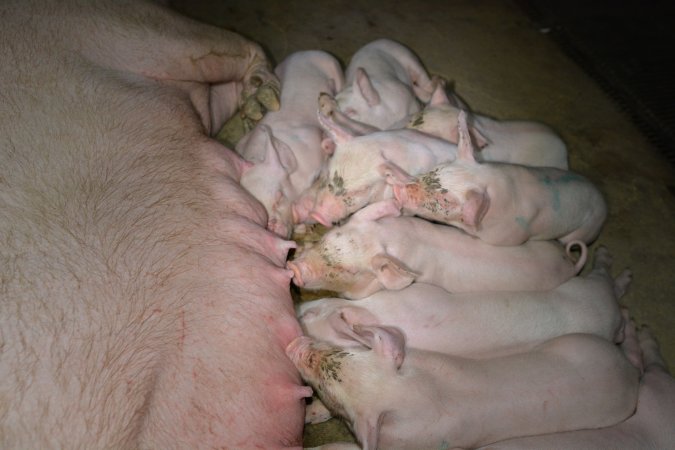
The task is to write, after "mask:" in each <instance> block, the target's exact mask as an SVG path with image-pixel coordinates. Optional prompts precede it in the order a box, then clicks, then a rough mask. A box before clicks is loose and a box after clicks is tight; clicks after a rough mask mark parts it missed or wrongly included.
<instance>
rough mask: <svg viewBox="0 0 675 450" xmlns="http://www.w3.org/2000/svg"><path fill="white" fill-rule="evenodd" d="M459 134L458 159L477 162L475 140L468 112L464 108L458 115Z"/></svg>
mask: <svg viewBox="0 0 675 450" xmlns="http://www.w3.org/2000/svg"><path fill="white" fill-rule="evenodd" d="M457 134H458V142H457V159H460V160H464V161H472V162H476V159H475V157H474V148H473V142H472V141H471V135H470V134H469V126H468V125H467V119H466V112H465V111H464V110H461V111H460V112H459V114H458V115H457Z"/></svg>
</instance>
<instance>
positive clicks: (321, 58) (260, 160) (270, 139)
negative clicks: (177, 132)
mask: <svg viewBox="0 0 675 450" xmlns="http://www.w3.org/2000/svg"><path fill="white" fill-rule="evenodd" d="M275 73H276V75H277V76H278V77H279V80H280V81H281V99H280V100H281V108H280V109H279V111H274V112H269V113H267V115H266V116H265V117H264V118H263V119H262V120H261V121H260V123H259V124H258V125H257V126H256V128H254V129H253V131H252V132H251V133H249V134H248V135H246V136H245V137H244V138H243V139H242V140H241V141H239V143H238V144H237V146H236V150H237V152H238V153H239V154H241V155H242V156H243V157H244V158H245V159H246V160H247V161H250V162H253V163H254V164H253V166H252V167H250V168H248V169H247V170H245V171H244V173H243V174H242V176H241V184H242V186H243V187H244V188H246V189H247V190H248V191H249V192H250V193H252V194H253V195H254V196H255V197H256V198H257V199H258V200H259V201H260V202H261V203H262V204H263V205H264V206H265V209H266V210H267V213H268V228H269V229H270V230H272V231H273V232H275V233H276V234H278V235H280V236H282V237H284V238H288V237H289V236H290V235H291V232H292V230H293V224H294V223H295V222H296V221H297V220H298V218H297V216H298V213H297V211H295V217H294V216H293V214H294V211H293V207H292V203H293V202H294V201H295V200H296V199H298V198H300V197H301V196H302V195H303V192H304V191H305V190H308V189H309V188H310V187H311V185H312V184H313V183H314V181H315V180H316V178H317V177H318V176H319V173H320V172H321V170H322V168H323V166H324V164H325V162H326V159H327V158H328V156H329V154H330V153H331V150H330V149H328V148H326V147H324V146H322V142H323V141H324V136H323V130H322V129H321V127H320V125H319V122H318V119H317V109H318V104H317V100H318V98H319V94H320V93H322V92H325V93H330V94H334V93H335V92H336V91H337V90H340V89H342V86H343V83H344V79H343V73H342V69H341V67H340V64H339V62H338V61H337V60H336V59H335V58H334V57H333V56H331V55H330V54H328V53H326V52H322V51H318V50H308V51H301V52H296V53H292V54H291V55H289V56H288V57H287V58H286V59H284V60H283V61H282V62H281V64H279V65H278V66H277V68H276V69H275Z"/></svg>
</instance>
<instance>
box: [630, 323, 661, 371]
mask: <svg viewBox="0 0 675 450" xmlns="http://www.w3.org/2000/svg"><path fill="white" fill-rule="evenodd" d="M637 339H638V342H639V343H640V350H642V365H643V367H644V368H645V370H646V369H647V367H650V366H651V367H658V368H660V369H662V370H663V371H664V372H668V365H667V364H666V362H665V361H664V359H663V356H661V352H660V351H659V343H658V342H657V341H656V339H654V335H653V334H652V332H651V330H650V329H649V327H648V326H646V325H643V326H642V327H641V328H640V329H639V330H638V332H637Z"/></svg>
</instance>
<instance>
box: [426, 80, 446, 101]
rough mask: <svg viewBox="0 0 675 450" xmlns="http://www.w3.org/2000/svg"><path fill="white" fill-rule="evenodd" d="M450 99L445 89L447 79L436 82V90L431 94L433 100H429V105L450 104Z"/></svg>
mask: <svg viewBox="0 0 675 450" xmlns="http://www.w3.org/2000/svg"><path fill="white" fill-rule="evenodd" d="M449 104H450V99H449V98H448V94H447V93H446V91H445V80H443V82H438V83H436V87H435V88H434V92H433V93H432V94H431V100H429V106H441V105H449Z"/></svg>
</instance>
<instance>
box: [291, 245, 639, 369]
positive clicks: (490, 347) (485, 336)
mask: <svg viewBox="0 0 675 450" xmlns="http://www.w3.org/2000/svg"><path fill="white" fill-rule="evenodd" d="M611 262H612V258H611V256H610V255H609V253H608V252H607V249H606V248H604V247H600V248H599V249H598V250H597V251H596V254H595V260H594V266H593V270H592V271H591V272H590V273H589V274H588V275H586V276H584V277H573V278H571V279H570V280H568V281H566V282H565V283H563V284H561V285H560V286H558V287H557V288H555V289H552V290H549V291H541V292H540V291H522V292H521V291H515V292H466V293H454V294H451V293H449V292H447V291H446V290H445V289H443V288H440V287H438V286H434V285H431V284H425V283H413V284H411V285H410V286H408V287H406V288H403V289H401V290H398V291H387V290H385V291H379V292H376V293H374V294H373V295H371V296H369V297H366V298H364V299H361V300H345V299H341V298H323V299H320V300H314V301H310V302H305V303H301V304H299V305H298V306H297V313H298V318H299V319H300V324H301V325H302V328H303V331H304V333H305V334H306V335H308V336H311V337H314V338H316V339H318V340H322V341H326V342H329V343H331V344H334V345H339V346H348V345H349V344H353V343H354V339H355V337H354V333H353V331H352V327H353V326H354V325H392V326H396V327H398V328H400V329H401V330H402V331H403V333H404V334H405V336H406V341H407V343H408V346H410V347H414V348H419V349H423V350H430V351H437V352H441V353H451V354H453V355H457V356H466V357H471V358H488V357H494V356H501V355H504V354H508V353H513V352H516V351H523V350H528V349H530V348H532V347H533V346H535V345H538V344H541V343H542V342H544V341H546V340H549V339H552V338H555V337H558V336H562V335H564V334H570V333H589V334H595V335H597V336H600V337H602V338H605V339H608V340H614V341H618V340H619V339H621V338H623V335H622V334H621V333H620V332H621V331H623V321H622V318H621V314H620V311H619V303H618V300H619V299H620V298H621V296H622V295H623V294H624V292H625V291H626V289H627V287H628V284H629V283H630V272H629V271H628V270H625V271H623V272H622V273H621V275H619V276H618V277H617V278H616V279H614V278H612V276H611V273H610V267H611Z"/></svg>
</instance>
